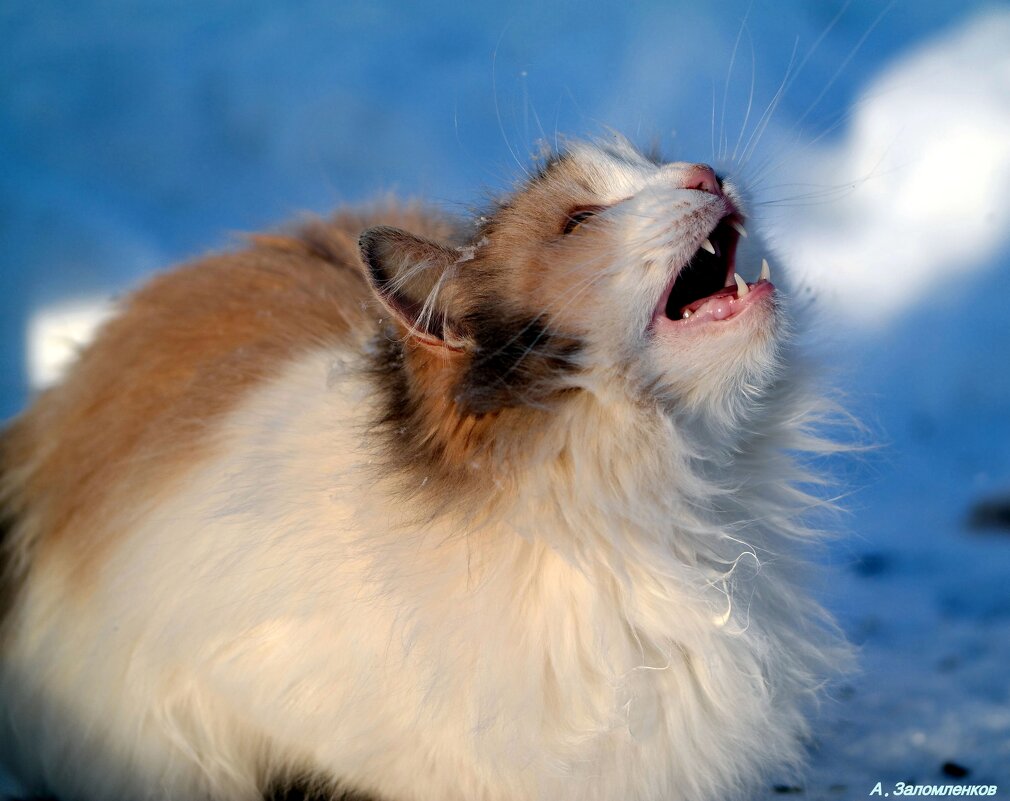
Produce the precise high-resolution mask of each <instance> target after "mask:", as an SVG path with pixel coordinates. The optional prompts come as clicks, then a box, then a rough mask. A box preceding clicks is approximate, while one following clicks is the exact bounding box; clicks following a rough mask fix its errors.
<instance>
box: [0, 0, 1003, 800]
mask: <svg viewBox="0 0 1010 801" xmlns="http://www.w3.org/2000/svg"><path fill="white" fill-rule="evenodd" d="M506 5H507V7H506ZM294 8H295V6H293V5H292V6H288V5H287V4H284V5H282V4H273V3H269V2H266V0H259V1H258V2H250V3H246V4H243V9H242V12H241V13H238V12H237V11H236V10H234V9H233V8H231V7H230V6H229V5H227V4H208V3H197V2H178V3H174V4H172V5H171V6H168V5H164V4H159V3H156V2H153V0H151V1H148V2H140V3H131V4H125V3H117V2H97V0H96V1H95V2H89V3H78V4H60V3H56V2H49V0H39V2H34V3H31V4H28V3H18V2H14V3H11V4H8V5H7V6H5V8H4V9H3V10H2V11H0V40H2V41H4V42H5V47H4V48H0V103H2V108H3V112H4V113H3V114H2V115H0V232H2V241H3V248H0V276H2V277H3V285H2V286H3V300H4V304H5V306H4V308H5V313H4V314H3V315H2V316H0V333H2V334H3V337H2V339H0V341H2V342H3V343H4V345H3V347H2V348H0V368H2V369H0V414H10V413H13V412H14V411H15V410H16V409H17V408H18V407H19V406H20V405H21V404H22V403H23V402H24V399H25V396H26V393H27V390H28V386H29V383H30V382H31V384H33V385H34V386H41V385H44V384H45V383H46V382H47V381H49V380H51V378H52V376H53V375H55V371H56V370H58V362H59V360H60V359H61V358H66V356H67V354H68V353H71V352H72V346H71V345H70V344H68V343H73V342H74V341H76V340H81V339H83V338H86V336H87V332H88V330H89V328H90V327H91V326H92V325H93V324H94V321H95V320H97V319H99V318H100V315H101V311H102V309H103V308H104V304H105V302H106V300H105V299H107V298H108V297H109V296H110V295H112V294H115V293H118V292H122V291H123V290H124V289H126V288H128V287H129V286H132V285H135V284H136V283H137V282H138V281H139V280H141V279H142V278H143V276H145V275H147V274H149V273H150V271H151V270H153V269H155V268H156V267H158V266H161V265H165V264H169V263H171V262H172V261H174V260H178V259H180V258H185V257H188V256H190V255H195V254H197V253H199V252H201V251H202V250H205V249H207V248H217V247H223V246H227V245H228V243H229V241H230V236H231V235H232V233H233V232H235V231H241V230H252V229H257V228H261V227H264V226H269V225H272V224H276V223H277V222H278V221H281V220H283V219H285V218H289V217H290V216H292V215H293V214H295V213H297V212H298V210H300V209H308V210H312V211H316V212H325V211H326V210H327V209H329V208H332V207H333V206H335V205H337V204H339V203H341V202H356V201H360V200H362V199H366V198H369V197H374V196H377V195H378V194H380V193H381V192H383V191H387V190H393V191H396V192H398V193H400V194H403V195H409V196H416V195H422V196H425V197H428V198H431V199H434V200H435V201H436V202H438V203H441V204H442V205H444V206H445V207H446V208H447V209H449V210H452V211H462V212H465V211H467V210H468V209H470V208H471V207H473V206H479V205H480V204H481V203H482V202H483V199H484V195H483V194H482V188H483V187H489V188H490V189H491V190H496V189H501V188H504V187H507V186H508V184H509V182H510V180H512V179H513V178H514V177H515V176H516V175H517V174H519V172H520V166H519V165H521V164H525V163H526V161H527V156H528V154H529V153H530V152H531V150H533V148H534V142H535V140H536V139H537V138H538V137H541V136H544V137H546V138H547V139H552V138H553V137H554V136H555V134H556V132H561V133H571V134H575V135H587V134H589V135H593V134H598V133H601V131H602V130H603V126H612V127H613V128H614V129H617V130H621V131H623V132H625V133H627V134H628V135H630V136H632V137H633V138H634V139H636V140H637V141H639V142H642V143H644V144H648V143H650V141H652V140H653V139H655V140H656V141H658V143H659V144H660V145H661V147H662V150H663V151H664V153H665V154H666V155H667V156H669V157H677V158H689V159H692V160H706V159H712V160H719V159H717V158H716V157H717V156H719V155H720V154H723V153H724V154H725V155H727V156H731V155H732V153H733V151H734V150H736V151H737V155H738V156H739V155H740V153H741V152H742V151H745V150H747V149H748V148H747V143H748V142H749V141H752V142H754V143H755V146H754V148H753V149H754V152H753V154H752V155H749V157H748V158H746V159H740V160H741V161H746V163H745V164H742V165H740V166H739V167H738V168H734V171H739V172H741V173H742V174H743V175H744V176H746V177H747V178H749V183H750V184H751V186H752V188H753V191H754V195H755V204H754V210H755V215H754V216H755V218H756V219H755V222H754V223H753V225H757V226H763V227H764V228H765V230H766V231H768V233H769V234H770V237H771V239H772V241H773V242H774V243H775V245H776V254H777V258H772V268H773V270H776V269H778V268H779V264H784V265H785V266H787V267H788V268H789V269H790V270H791V271H792V272H793V273H794V274H795V275H798V276H799V277H800V279H801V285H802V287H803V288H804V289H805V290H809V291H808V292H806V293H805V294H804V295H803V297H813V301H812V303H810V304H809V305H810V309H809V311H810V312H812V313H811V314H809V315H808V316H809V317H810V318H811V321H812V323H813V324H814V326H815V330H814V331H813V332H812V333H811V338H812V340H813V341H815V342H816V345H815V346H813V347H814V352H815V353H816V355H817V357H818V359H819V360H820V361H821V362H822V363H823V364H825V365H826V366H828V367H830V371H829V372H830V373H831V375H832V376H833V378H834V381H835V383H837V384H839V385H841V386H843V387H844V389H845V393H846V404H847V405H848V407H849V408H850V409H851V410H852V411H853V412H854V413H855V414H856V416H857V417H859V418H860V419H862V420H863V421H865V423H866V424H867V426H868V427H869V430H870V437H871V438H872V439H873V440H874V441H876V442H877V443H879V444H880V445H879V448H877V449H876V450H875V451H872V452H870V453H868V454H865V455H862V456H859V457H858V458H853V459H848V460H845V461H843V462H841V463H839V465H838V466H837V467H836V469H837V470H838V474H839V480H840V483H841V490H840V491H841V493H842V494H843V498H842V505H843V506H844V507H846V508H847V509H848V512H847V514H846V515H845V516H844V517H842V518H841V519H840V520H839V521H838V523H837V525H838V527H839V528H840V529H842V530H845V531H847V532H848V533H847V534H846V535H844V536H842V537H840V538H839V539H838V540H837V542H835V543H834V544H833V545H832V547H831V549H830V555H829V559H828V561H829V562H830V563H831V565H832V567H833V573H832V574H831V577H830V578H829V579H828V580H827V581H826V582H825V584H824V587H823V588H822V591H821V594H822V596H823V597H824V599H825V602H826V603H827V604H828V606H829V607H830V608H831V609H832V610H833V611H834V612H835V614H836V615H837V616H838V618H839V621H840V622H841V624H842V625H843V626H844V628H845V629H846V631H847V632H848V633H849V635H850V637H851V638H852V639H853V640H854V641H855V642H857V643H858V644H859V647H860V651H861V664H862V671H861V673H860V674H859V675H857V676H854V677H852V678H851V679H850V680H849V681H848V682H847V683H846V684H845V685H844V686H842V687H841V688H838V689H836V690H835V691H834V693H833V699H832V700H830V701H828V702H826V703H825V705H824V707H823V709H822V720H821V721H820V723H819V724H818V726H817V727H816V731H817V740H816V742H815V743H814V748H813V752H812V760H811V766H810V769H809V771H808V773H807V774H806V775H805V776H803V777H793V776H787V775H783V776H781V777H775V781H776V782H778V783H781V784H782V785H783V786H788V787H800V788H802V790H803V792H802V794H800V793H797V794H796V795H795V796H793V797H798V798H807V799H852V798H865V797H868V794H869V792H870V790H871V788H872V787H873V785H874V784H875V783H876V782H878V781H882V782H884V784H885V789H887V786H888V784H893V783H894V782H897V781H908V780H910V779H914V780H916V781H919V782H928V783H934V784H944V783H949V782H951V781H954V780H953V779H950V778H948V777H945V776H944V775H943V774H942V773H941V765H943V763H945V762H947V761H953V762H956V763H958V764H961V765H963V766H965V767H967V768H968V769H969V770H970V774H969V775H968V777H967V778H966V779H965V781H966V782H969V783H976V782H977V783H980V784H985V783H995V784H998V785H1000V790H1001V794H1002V793H1005V792H1007V790H1008V788H1010V679H1008V670H1007V665H1010V589H1008V587H1007V581H1006V579H1005V576H1006V574H1007V570H1008V568H1010V532H1008V531H1007V530H1005V529H1004V530H1002V531H1001V530H998V529H991V530H974V529H971V528H970V527H969V526H968V525H967V521H968V519H969V516H970V511H971V508H972V506H973V504H975V503H976V502H977V501H979V499H988V498H992V497H997V498H998V497H1006V498H1007V499H1008V501H1010V447H1008V446H1010V412H1008V410H1010V368H1008V364H1010V358H1008V355H1010V324H1008V323H1010V316H1008V314H1007V312H1006V311H1005V307H1004V303H1003V298H1004V296H1005V294H1006V293H1005V290H1004V291H1000V287H1001V284H1002V282H1003V281H1006V280H1007V279H1008V278H1010V236H1008V231H1010V135H1008V133H1007V132H1010V55H1008V54H1010V11H1008V9H1007V7H1006V6H1005V5H986V4H984V3H978V2H965V3H961V2H918V3H917V2H912V0H906V1H905V2H896V3H892V4H890V5H888V6H884V5H883V4H878V3H875V2H870V0H860V1H859V2H849V3H840V2H832V3H807V2H803V0H788V2H785V0H780V2H774V3H773V2H771V0H753V2H748V0H734V1H733V2H724V3H721V4H719V6H718V12H716V11H715V10H714V7H712V6H709V5H707V4H688V3H668V2H660V0H650V1H649V2H643V3H638V4H623V5H621V6H617V5H616V4H614V5H596V4H593V3H587V2H580V3H576V2H558V3H552V4H542V3H539V4H538V3H533V2H521V3H516V4H497V5H496V6H492V5H486V6H485V5H481V4H467V3H456V4H453V3H444V4H442V5H441V7H440V9H439V11H438V12H437V13H435V12H433V11H432V10H431V7H430V6H429V7H427V8H425V7H422V6H421V4H418V7H413V6H411V7H407V6H404V7H402V8H394V7H392V6H388V5H383V4H377V3H366V2H348V3H345V4H342V5H340V6H339V7H337V6H336V5H335V4H333V3H329V2H325V1H324V0H306V2H304V3H301V4H299V5H298V6H297V11H295V10H293V9H294ZM738 38H739V45H738V46H736V49H735V50H734V47H735V45H736V43H737V41H738ZM752 79H753V87H754V90H753V98H754V101H753V104H752V110H751V112H750V114H749V115H748V113H747V108H748V97H749V95H750V93H751V83H752ZM780 86H784V87H785V90H784V91H783V93H782V95H781V99H780V102H778V103H776V104H775V108H774V113H773V114H771V115H770V116H766V115H764V112H765V109H766V108H767V107H768V106H769V104H771V103H773V102H774V98H775V96H776V91H777V90H778V89H779V87H780ZM765 120H767V123H765ZM759 128H763V129H764V130H763V133H762V135H761V136H760V138H758V137H755V138H754V140H752V139H751V132H753V131H755V130H757V129H759ZM726 160H728V159H723V161H726ZM776 254H772V255H773V257H774V256H775V255H776ZM89 299H90V300H89ZM768 797H770V798H771V797H781V796H780V794H778V793H775V792H773V791H771V790H769V791H768ZM998 797H999V796H998Z"/></svg>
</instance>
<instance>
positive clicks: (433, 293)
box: [358, 225, 463, 350]
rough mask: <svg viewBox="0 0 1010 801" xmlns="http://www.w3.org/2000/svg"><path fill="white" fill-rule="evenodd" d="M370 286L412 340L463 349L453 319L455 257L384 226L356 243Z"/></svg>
mask: <svg viewBox="0 0 1010 801" xmlns="http://www.w3.org/2000/svg"><path fill="white" fill-rule="evenodd" d="M358 247H359V248H360V249H361V260H362V261H363V262H364V264H365V275H366V276H367V278H368V283H369V285H370V286H371V288H372V291H373V292H374V293H375V296H376V297H377V298H378V299H379V301H380V302H381V303H382V305H383V306H385V307H386V309H387V310H388V311H389V312H390V314H392V315H393V316H394V317H395V318H396V319H397V320H399V321H400V323H402V324H403V326H404V327H405V328H406V329H407V332H408V333H409V334H410V336H412V337H413V338H415V339H417V340H418V341H420V342H422V343H424V344H426V345H431V346H436V347H444V348H449V349H450V350H462V349H463V343H462V341H461V339H460V337H459V335H458V332H457V328H456V325H455V323H454V321H453V319H452V314H451V309H452V307H453V305H454V304H453V297H452V296H453V294H454V290H455V287H454V286H453V282H452V281H451V280H450V279H451V277H452V266H453V265H454V264H455V263H456V262H457V260H458V259H459V252H458V251H456V250H454V249H452V248H449V247H446V246H444V245H440V244H439V243H437V242H432V241H431V240H429V239H423V238H421V237H419V236H414V235H413V234H410V233H408V232H406V231H402V230H400V229H399V228H392V227H390V226H386V225H380V226H376V227H375V228H369V229H368V230H366V231H365V232H364V233H363V234H361V237H360V238H359V239H358Z"/></svg>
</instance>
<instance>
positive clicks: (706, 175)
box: [683, 164, 722, 195]
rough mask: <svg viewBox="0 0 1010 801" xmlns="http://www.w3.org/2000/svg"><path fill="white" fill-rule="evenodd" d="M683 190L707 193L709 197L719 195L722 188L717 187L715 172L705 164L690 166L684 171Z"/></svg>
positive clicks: (717, 180) (717, 181)
mask: <svg viewBox="0 0 1010 801" xmlns="http://www.w3.org/2000/svg"><path fill="white" fill-rule="evenodd" d="M683 186H684V188H685V189H697V190H698V191H699V192H708V193H709V194H711V195H721V194H722V187H721V186H719V179H718V178H716V177H715V170H713V169H712V168H711V167H709V166H708V165H707V164H692V165H691V166H690V167H688V168H687V169H686V170H685V171H684V183H683Z"/></svg>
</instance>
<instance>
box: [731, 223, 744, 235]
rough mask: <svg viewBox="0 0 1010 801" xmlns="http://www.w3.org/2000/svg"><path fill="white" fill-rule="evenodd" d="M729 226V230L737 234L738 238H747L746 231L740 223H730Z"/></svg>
mask: <svg viewBox="0 0 1010 801" xmlns="http://www.w3.org/2000/svg"><path fill="white" fill-rule="evenodd" d="M729 225H730V228H732V229H733V230H734V231H736V232H737V233H738V234H740V236H742V237H743V238H744V239H746V238H747V229H746V228H744V227H743V226H742V225H741V224H740V223H738V222H731V223H730V224H729Z"/></svg>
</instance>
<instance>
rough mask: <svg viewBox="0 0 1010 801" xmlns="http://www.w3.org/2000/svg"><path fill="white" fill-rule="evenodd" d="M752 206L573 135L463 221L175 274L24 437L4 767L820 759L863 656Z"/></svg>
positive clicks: (286, 246)
mask: <svg viewBox="0 0 1010 801" xmlns="http://www.w3.org/2000/svg"><path fill="white" fill-rule="evenodd" d="M744 213H745V208H744V200H743V198H742V197H741V195H740V193H739V191H738V190H737V189H736V188H735V187H734V186H733V184H732V182H731V181H729V180H726V179H721V178H719V177H717V176H716V174H715V173H714V172H713V171H712V170H711V169H710V168H709V167H707V166H704V165H696V164H686V163H672V164H662V163H658V162H657V161H655V160H652V159H650V158H647V157H645V156H643V155H641V154H640V153H639V152H637V151H636V150H635V149H634V148H632V147H631V146H630V145H629V144H628V143H627V142H625V141H623V140H620V139H615V140H612V141H606V142H598V143H573V144H571V145H569V146H568V147H566V149H565V150H564V151H563V152H561V153H559V154H556V155H554V156H552V157H551V158H549V159H547V160H546V161H545V162H544V163H543V164H541V166H540V169H539V171H538V172H537V174H535V175H532V176H530V177H529V178H528V180H526V181H525V182H524V183H523V184H522V185H521V186H519V188H518V189H517V190H516V191H515V192H514V193H513V194H511V195H510V196H508V197H506V198H504V199H503V200H502V201H501V202H500V203H498V204H497V205H496V206H495V207H494V209H493V210H491V211H490V212H489V213H488V215H487V216H485V217H479V218H478V219H476V220H475V221H473V222H472V223H470V224H465V223H462V222H459V221H453V220H449V219H446V218H444V217H442V216H440V215H438V214H435V213H433V212H431V211H429V210H425V209H424V208H422V207H419V206H392V205H390V206H386V207H382V208H375V209H371V210H368V211H346V212H342V213H339V214H337V215H336V216H335V217H334V218H332V219H331V220H329V221H326V222H316V223H312V224H309V225H306V226H304V227H302V228H301V229H299V230H297V231H294V232H292V233H281V234H272V235H263V236H257V237H254V238H253V239H252V242H251V244H250V245H249V247H247V248H246V249H244V250H241V251H238V252H233V253H225V254H221V255H214V256H210V257H207V258H205V259H203V260H201V261H198V262H196V263H194V264H191V265H188V266H184V267H181V268H179V269H176V270H175V271H172V272H168V273H166V274H164V275H162V276H160V277H158V278H156V279H154V280H153V281H152V282H151V283H150V284H148V285H147V286H146V287H144V288H143V289H141V290H140V291H139V292H137V293H136V294H135V295H133V296H132V297H131V298H130V299H129V300H128V301H127V302H126V303H125V304H124V305H123V308H122V309H121V311H120V313H119V314H118V316H117V317H115V318H114V319H112V320H111V321H110V322H108V323H107V324H106V325H105V326H104V327H103V329H102V330H101V332H100V334H99V336H98V338H97V340H96V341H95V342H94V343H93V344H92V345H91V346H90V347H89V348H88V349H87V350H86V351H85V352H84V353H83V354H82V355H81V357H80V359H79V361H78V363H77V364H76V365H75V366H74V368H73V369H72V371H71V372H70V374H69V375H68V376H67V377H66V378H65V380H63V382H62V383H61V384H60V385H58V386H56V387H55V388H53V389H51V390H49V391H47V392H46V393H45V394H43V395H42V396H41V397H39V398H38V399H37V400H36V401H35V403H34V404H33V405H32V406H31V408H30V409H29V410H28V411H26V412H25V413H24V414H23V415H22V416H21V417H19V418H18V419H16V420H15V421H14V422H13V423H12V424H11V426H10V427H9V428H8V430H7V431H6V432H5V434H4V436H3V439H2V443H0V449H2V453H0V459H2V463H0V464H2V484H0V503H2V510H3V520H4V525H5V531H6V533H5V535H4V537H3V541H2V558H0V569H2V583H0V600H2V614H3V628H2V637H3V647H2V659H0V703H2V706H3V716H2V718H3V727H4V730H3V731H2V732H0V743H2V747H3V748H4V749H5V752H6V753H5V759H6V761H7V764H9V765H10V766H12V768H13V770H15V771H16V773H17V774H18V776H19V777H20V778H21V779H22V780H23V781H24V782H25V784H26V786H28V787H30V788H31V789H32V790H33V791H35V792H39V793H52V794H55V795H56V796H58V797H59V798H60V799H62V801H78V800H79V801H99V800H102V801H111V800H113V799H124V800H125V799H130V801H142V799H179V800H180V801H183V800H185V801H197V800H198V799H207V801H246V800H252V799H260V798H263V797H294V794H296V793H302V796H299V797H303V796H304V795H306V794H308V795H313V794H314V795H316V796H318V797H320V798H347V799H350V798H353V799H377V800H379V801H456V800H458V801H464V799H465V801H534V800H537V801H569V800H571V801H576V799H577V800H578V801H646V799H655V800H656V801H704V800H705V799H713V801H715V800H718V801H725V799H727V798H730V797H733V796H734V795H736V794H739V793H742V792H744V791H746V790H748V789H751V788H753V786H754V785H755V783H756V782H757V781H759V780H761V779H762V778H763V777H765V776H766V775H767V772H768V771H769V770H771V769H777V768H780V767H781V766H783V765H785V764H795V763H796V762H797V761H798V760H799V759H800V757H801V753H802V739H803V737H804V735H805V732H806V723H805V717H806V714H805V710H806V708H807V707H808V705H809V702H810V701H811V700H812V699H813V698H814V697H815V696H816V694H817V691H818V690H819V688H820V687H821V686H822V683H823V681H824V678H825V676H826V675H828V674H830V673H831V672H832V670H833V669H834V668H835V667H836V666H837V663H838V661H839V660H840V659H843V658H844V653H845V649H844V646H843V645H842V644H841V642H840V640H839V638H838V637H837V635H836V634H835V633H834V632H833V629H832V627H831V625H830V623H829V622H828V621H827V620H826V618H825V616H824V614H823V613H822V612H821V610H820V609H819V607H818V606H817V605H816V603H815V602H814V601H813V600H812V599H811V598H810V597H809V596H808V593H807V591H806V590H805V589H804V587H803V583H804V579H805V578H806V577H807V576H808V575H809V573H810V570H809V566H808V565H807V564H806V562H805V561H804V556H803V552H804V550H805V548H806V545H805V543H806V542H807V541H809V540H810V539H811V536H812V534H811V532H810V531H809V530H808V529H807V528H806V526H805V525H804V523H803V521H802V519H801V513H802V512H803V511H804V510H805V509H806V508H807V507H808V506H809V505H810V499H809V498H808V497H807V496H806V495H805V494H804V493H803V492H802V491H801V489H800V488H798V483H800V482H802V481H804V480H805V476H804V473H803V471H802V469H801V468H800V467H798V466H797V464H796V463H795V452H796V451H797V450H800V449H803V448H808V447H816V442H815V440H814V439H812V438H811V436H810V434H809V432H808V430H807V422H808V417H809V413H810V411H811V410H812V409H813V403H812V402H811V401H810V400H809V398H808V396H807V395H806V394H805V392H804V391H803V389H802V387H801V386H800V384H801V382H800V381H799V380H798V379H797V378H796V377H795V376H794V375H793V370H792V367H791V363H790V357H789V353H790V348H789V345H788V336H787V335H786V331H785V326H786V324H785V320H784V313H783V305H782V301H781V298H780V291H779V290H777V289H776V287H775V285H773V284H772V283H771V280H770V278H771V276H770V274H769V271H768V268H767V265H764V266H763V267H762V266H761V259H760V252H759V249H758V248H757V247H754V245H755V243H756V238H755V237H751V238H749V239H747V240H742V239H740V237H741V236H742V235H744V234H746V231H745V230H744V228H743V226H744V222H745V217H744ZM738 244H741V256H740V258H739V259H737V245H738ZM744 244H748V245H751V248H750V250H749V252H748V253H745V252H744V251H745V250H746V248H744V247H743V245H744ZM737 261H739V262H740V264H741V268H742V270H743V271H744V272H746V273H747V274H748V275H750V276H752V277H753V281H751V282H750V283H748V282H747V281H745V280H743V278H742V277H741V273H740V272H738V271H737ZM759 270H760V275H759ZM776 280H777V276H776Z"/></svg>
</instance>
